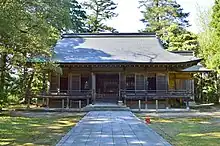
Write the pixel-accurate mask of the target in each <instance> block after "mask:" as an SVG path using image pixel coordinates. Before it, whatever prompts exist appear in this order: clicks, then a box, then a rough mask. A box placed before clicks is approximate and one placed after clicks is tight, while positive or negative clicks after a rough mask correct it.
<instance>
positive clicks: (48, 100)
mask: <svg viewBox="0 0 220 146" xmlns="http://www.w3.org/2000/svg"><path fill="white" fill-rule="evenodd" d="M49 102H50V99H49V98H47V108H49Z"/></svg>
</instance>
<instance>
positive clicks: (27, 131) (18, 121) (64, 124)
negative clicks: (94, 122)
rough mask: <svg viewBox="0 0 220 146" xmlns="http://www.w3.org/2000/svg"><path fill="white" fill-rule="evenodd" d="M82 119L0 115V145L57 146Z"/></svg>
mask: <svg viewBox="0 0 220 146" xmlns="http://www.w3.org/2000/svg"><path fill="white" fill-rule="evenodd" d="M73 115H74V114H73ZM81 118H82V116H66V117H63V116H54V115H53V116H48V117H46V116H42V117H37V118H30V117H21V116H20V117H12V116H9V115H8V114H1V113H0V145H10V146H15V145H16V146H19V145H21V146H32V145H39V146H51V145H55V144H56V143H57V142H58V141H59V140H60V139H61V138H62V136H63V135H65V134H66V133H67V132H68V131H69V130H70V128H71V127H72V126H74V125H75V124H76V123H77V122H78V121H79V120H80V119H81Z"/></svg>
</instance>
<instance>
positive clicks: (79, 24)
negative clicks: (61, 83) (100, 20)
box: [0, 0, 86, 105]
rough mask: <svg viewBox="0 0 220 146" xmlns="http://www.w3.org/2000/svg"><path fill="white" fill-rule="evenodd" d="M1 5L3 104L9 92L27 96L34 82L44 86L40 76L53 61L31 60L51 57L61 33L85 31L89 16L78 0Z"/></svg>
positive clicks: (10, 1)
mask: <svg viewBox="0 0 220 146" xmlns="http://www.w3.org/2000/svg"><path fill="white" fill-rule="evenodd" d="M0 9H1V11H0V22H1V23H0V105H2V104H5V103H7V98H8V97H9V96H13V95H18V96H20V97H21V98H23V97H26V98H27V97H28V96H30V94H31V92H32V91H31V90H32V86H35V87H37V88H38V89H41V88H42V87H40V86H42V78H43V77H40V76H44V73H45V70H47V69H48V68H49V67H51V65H52V64H53V63H49V64H44V63H42V64H37V63H35V64H30V63H28V61H30V60H31V59H33V58H39V57H41V58H44V59H47V60H49V58H50V57H51V56H52V50H51V48H52V47H53V45H54V44H55V43H56V42H57V40H58V39H59V37H60V33H63V32H66V31H70V30H71V31H73V32H82V31H84V23H83V21H84V19H85V18H86V16H85V11H82V7H81V5H80V4H79V3H78V2H77V1H76V0H64V1H60V0H39V1H33V0H3V1H1V2H0ZM52 68H53V69H55V68H56V67H55V68H54V67H52ZM59 72H60V71H59Z"/></svg>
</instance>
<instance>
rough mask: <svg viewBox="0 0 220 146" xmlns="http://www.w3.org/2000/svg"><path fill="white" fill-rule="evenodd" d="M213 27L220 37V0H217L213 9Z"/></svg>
mask: <svg viewBox="0 0 220 146" xmlns="http://www.w3.org/2000/svg"><path fill="white" fill-rule="evenodd" d="M212 11H213V13H212V20H211V27H212V28H214V30H215V31H216V33H217V35H218V37H219V36H220V0H215V5H214V6H213V8H212Z"/></svg>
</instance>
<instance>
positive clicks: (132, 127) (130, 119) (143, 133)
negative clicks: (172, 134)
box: [57, 111, 170, 146]
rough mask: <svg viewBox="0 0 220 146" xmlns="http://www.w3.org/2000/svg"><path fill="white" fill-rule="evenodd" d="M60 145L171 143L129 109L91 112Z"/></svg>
mask: <svg viewBox="0 0 220 146" xmlns="http://www.w3.org/2000/svg"><path fill="white" fill-rule="evenodd" d="M57 146H170V144H169V143H168V142H167V141H166V140H164V139H163V138H162V137H161V136H159V135H158V134H157V133H156V132H154V131H153V130H152V129H150V128H149V127H148V126H147V125H146V124H144V123H143V122H142V121H140V120H139V119H137V118H136V117H135V116H134V115H133V114H132V113H131V112H129V111H94V112H89V113H88V114H87V115H86V116H85V117H84V118H83V119H82V120H81V121H80V122H79V123H78V124H77V125H76V126H75V127H74V128H72V130H70V131H69V133H67V134H66V135H65V136H64V137H63V138H62V139H61V141H60V142H59V143H58V144H57Z"/></svg>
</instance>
